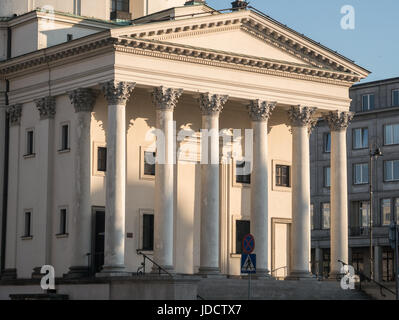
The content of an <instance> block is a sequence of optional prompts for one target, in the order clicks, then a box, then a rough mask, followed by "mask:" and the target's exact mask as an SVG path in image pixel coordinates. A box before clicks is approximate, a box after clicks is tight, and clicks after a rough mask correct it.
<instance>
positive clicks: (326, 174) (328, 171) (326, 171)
mask: <svg viewBox="0 0 399 320" xmlns="http://www.w3.org/2000/svg"><path fill="white" fill-rule="evenodd" d="M330 177H331V168H330V167H325V168H324V186H325V187H326V188H329V187H331V178H330Z"/></svg>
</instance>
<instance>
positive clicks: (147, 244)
mask: <svg viewBox="0 0 399 320" xmlns="http://www.w3.org/2000/svg"><path fill="white" fill-rule="evenodd" d="M142 249H143V250H148V251H152V250H154V215H153V214H148V213H145V214H143V248H142Z"/></svg>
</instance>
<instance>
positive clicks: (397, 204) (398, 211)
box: [395, 198, 399, 224]
mask: <svg viewBox="0 0 399 320" xmlns="http://www.w3.org/2000/svg"><path fill="white" fill-rule="evenodd" d="M395 215H396V222H397V223H398V224H399V198H396V199H395Z"/></svg>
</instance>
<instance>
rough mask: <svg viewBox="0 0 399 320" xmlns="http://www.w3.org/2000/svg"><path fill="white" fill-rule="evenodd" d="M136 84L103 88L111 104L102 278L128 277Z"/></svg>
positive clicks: (109, 104) (118, 84)
mask: <svg viewBox="0 0 399 320" xmlns="http://www.w3.org/2000/svg"><path fill="white" fill-rule="evenodd" d="M134 87H135V83H127V82H117V81H109V82H106V83H104V84H103V85H102V88H103V92H104V96H105V98H106V99H107V101H108V128H107V172H106V208H105V252H104V267H103V269H102V270H101V273H100V274H99V276H121V275H128V274H127V273H126V272H125V271H126V267H125V214H126V212H125V201H126V198H125V196H126V194H125V191H126V110H125V108H126V103H127V101H128V99H129V97H130V94H131V92H132V91H133V89H134Z"/></svg>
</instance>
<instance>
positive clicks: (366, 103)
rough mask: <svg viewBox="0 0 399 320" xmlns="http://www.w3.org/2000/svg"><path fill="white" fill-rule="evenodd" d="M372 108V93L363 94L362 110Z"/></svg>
mask: <svg viewBox="0 0 399 320" xmlns="http://www.w3.org/2000/svg"><path fill="white" fill-rule="evenodd" d="M373 109H374V94H365V95H363V96H362V110H363V111H369V110H373Z"/></svg>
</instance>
